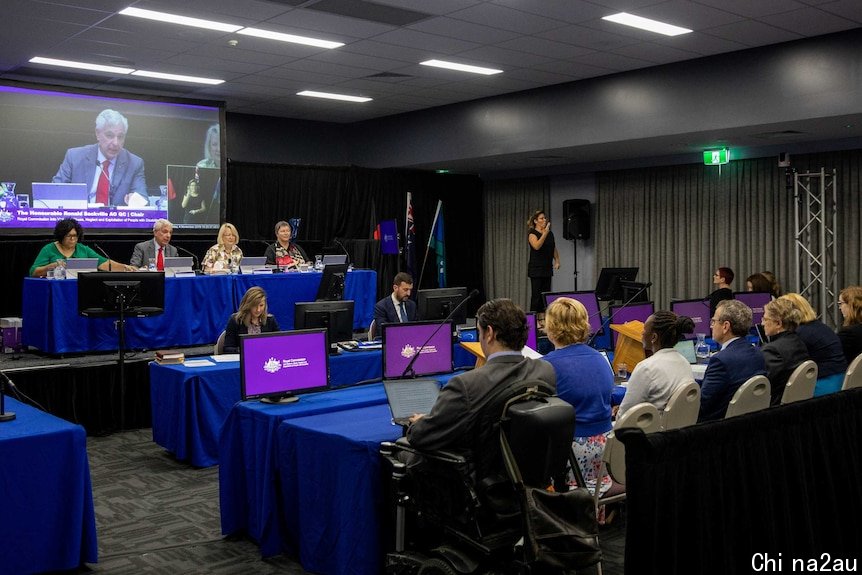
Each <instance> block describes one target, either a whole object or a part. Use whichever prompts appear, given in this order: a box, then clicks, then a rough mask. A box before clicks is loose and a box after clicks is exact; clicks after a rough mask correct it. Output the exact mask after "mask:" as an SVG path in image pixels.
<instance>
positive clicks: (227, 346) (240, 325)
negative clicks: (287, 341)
mask: <svg viewBox="0 0 862 575" xmlns="http://www.w3.org/2000/svg"><path fill="white" fill-rule="evenodd" d="M274 331H278V322H277V321H276V320H275V317H273V316H271V315H269V314H268V313H267V310H266V292H265V291H263V288H262V287H258V286H252V287H250V288H248V290H247V291H246V292H245V295H243V296H242V301H240V302H239V309H238V310H237V312H236V313H235V314H231V316H230V318H228V320H227V327H225V330H224V353H237V352H239V336H241V335H245V334H250V335H256V334H259V333H271V332H274Z"/></svg>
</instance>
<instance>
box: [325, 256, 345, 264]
mask: <svg viewBox="0 0 862 575" xmlns="http://www.w3.org/2000/svg"><path fill="white" fill-rule="evenodd" d="M346 263H347V254H325V255H324V256H323V265H325V266H328V265H330V264H346Z"/></svg>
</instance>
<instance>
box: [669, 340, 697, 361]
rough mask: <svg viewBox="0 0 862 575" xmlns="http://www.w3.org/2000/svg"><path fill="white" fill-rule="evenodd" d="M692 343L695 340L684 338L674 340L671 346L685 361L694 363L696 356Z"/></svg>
mask: <svg viewBox="0 0 862 575" xmlns="http://www.w3.org/2000/svg"><path fill="white" fill-rule="evenodd" d="M694 344H695V341H694V340H693V339H684V340H682V341H678V342H676V345H674V346H673V348H674V349H675V350H677V351H678V352H679V353H681V354H682V356H683V357H684V358H685V359H686V361H687V362H689V363H691V364H695V363H697V356H696V355H695V353H694Z"/></svg>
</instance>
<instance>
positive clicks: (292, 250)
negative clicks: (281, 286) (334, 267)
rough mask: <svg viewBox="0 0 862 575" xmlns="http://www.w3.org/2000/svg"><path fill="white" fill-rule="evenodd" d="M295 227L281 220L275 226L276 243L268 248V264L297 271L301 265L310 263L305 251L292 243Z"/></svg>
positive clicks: (266, 254)
mask: <svg viewBox="0 0 862 575" xmlns="http://www.w3.org/2000/svg"><path fill="white" fill-rule="evenodd" d="M292 237H293V227H292V226H291V225H290V223H289V222H286V221H284V220H281V221H280V222H278V223H277V224H275V243H274V244H271V245H269V246H266V252H264V254H263V255H264V256H266V263H268V264H269V265H277V266H278V267H279V268H282V269H288V270H289V269H297V268H299V265H300V264H304V263H306V262H307V261H308V256H307V255H305V250H303V249H302V248H301V247H299V246H298V245H296V243H294V242H292V241H291V238H292Z"/></svg>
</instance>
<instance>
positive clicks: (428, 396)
mask: <svg viewBox="0 0 862 575" xmlns="http://www.w3.org/2000/svg"><path fill="white" fill-rule="evenodd" d="M383 389H384V390H386V400H387V401H388V402H389V410H390V411H391V412H392V423H395V424H397V425H401V426H407V425H410V416H412V415H413V414H415V413H426V414H427V413H430V412H431V408H432V407H434V402H436V401H437V395H438V394H439V393H440V384H439V383H437V381H436V380H434V379H392V380H387V381H384V382H383Z"/></svg>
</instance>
